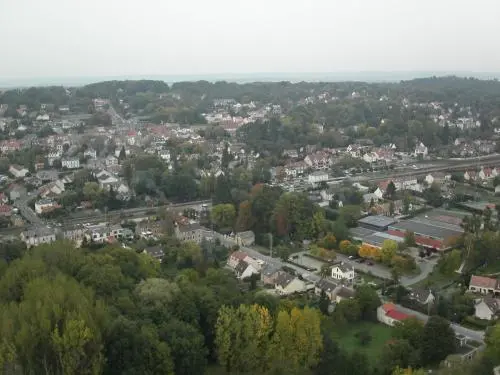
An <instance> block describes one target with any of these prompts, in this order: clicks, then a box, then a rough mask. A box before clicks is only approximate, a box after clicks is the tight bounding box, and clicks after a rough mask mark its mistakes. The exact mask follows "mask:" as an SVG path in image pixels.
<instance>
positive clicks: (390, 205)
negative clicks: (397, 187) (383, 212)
mask: <svg viewBox="0 0 500 375" xmlns="http://www.w3.org/2000/svg"><path fill="white" fill-rule="evenodd" d="M395 211H396V206H395V205H394V201H390V202H389V215H390V216H394V212H395Z"/></svg>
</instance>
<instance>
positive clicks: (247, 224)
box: [235, 200, 255, 232]
mask: <svg viewBox="0 0 500 375" xmlns="http://www.w3.org/2000/svg"><path fill="white" fill-rule="evenodd" d="M254 220H255V219H254V217H253V216H252V204H251V203H250V201H248V200H246V201H243V202H241V203H240V207H239V209H238V218H237V219H236V225H235V231H236V232H244V231H247V230H249V229H250V228H252V226H253V223H254Z"/></svg>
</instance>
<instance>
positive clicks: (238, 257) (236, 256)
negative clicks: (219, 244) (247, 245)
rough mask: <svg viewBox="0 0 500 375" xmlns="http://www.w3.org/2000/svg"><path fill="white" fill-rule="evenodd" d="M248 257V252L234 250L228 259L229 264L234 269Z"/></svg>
mask: <svg viewBox="0 0 500 375" xmlns="http://www.w3.org/2000/svg"><path fill="white" fill-rule="evenodd" d="M246 258H248V254H247V253H245V252H243V251H234V252H233V253H231V255H230V256H229V258H228V259H227V265H228V266H229V267H231V268H232V269H233V270H234V269H235V268H236V266H237V265H238V264H239V263H240V261H242V260H245V259H246Z"/></svg>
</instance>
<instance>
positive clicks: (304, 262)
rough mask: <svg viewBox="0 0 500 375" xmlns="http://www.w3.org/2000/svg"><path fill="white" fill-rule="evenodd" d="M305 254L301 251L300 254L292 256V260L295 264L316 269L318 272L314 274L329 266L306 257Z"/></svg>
mask: <svg viewBox="0 0 500 375" xmlns="http://www.w3.org/2000/svg"><path fill="white" fill-rule="evenodd" d="M304 254H305V252H303V251H301V252H300V253H295V254H292V255H291V256H290V259H291V260H292V261H293V262H295V263H297V264H300V265H301V266H304V267H309V268H315V269H316V271H314V272H318V271H319V270H320V269H321V267H322V266H323V265H324V264H327V263H326V262H321V261H319V260H316V259H313V258H310V257H308V256H305V255H304ZM295 257H296V258H295Z"/></svg>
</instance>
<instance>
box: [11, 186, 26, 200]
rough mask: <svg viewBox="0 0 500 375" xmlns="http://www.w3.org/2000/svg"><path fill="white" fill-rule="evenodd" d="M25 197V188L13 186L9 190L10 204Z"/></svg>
mask: <svg viewBox="0 0 500 375" xmlns="http://www.w3.org/2000/svg"><path fill="white" fill-rule="evenodd" d="M25 195H26V188H25V187H24V186H22V185H13V186H11V188H10V190H9V198H10V201H11V202H13V201H15V200H16V199H19V198H21V197H24V196H25Z"/></svg>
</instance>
